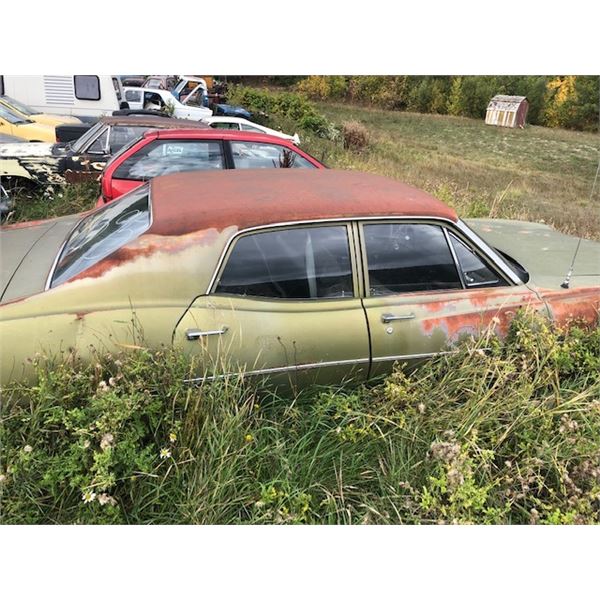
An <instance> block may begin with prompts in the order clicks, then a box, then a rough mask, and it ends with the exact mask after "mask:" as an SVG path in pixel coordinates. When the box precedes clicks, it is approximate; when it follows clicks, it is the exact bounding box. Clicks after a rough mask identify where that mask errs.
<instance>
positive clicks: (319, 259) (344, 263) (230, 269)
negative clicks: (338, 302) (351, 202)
mask: <svg viewBox="0 0 600 600" xmlns="http://www.w3.org/2000/svg"><path fill="white" fill-rule="evenodd" d="M216 293H217V294H218V293H222V294H235V295H239V296H259V297H266V298H282V299H293V298H296V299H308V298H310V299H316V298H346V297H352V296H353V295H354V292H353V285H352V266H351V262H350V249H349V244H348V231H347V228H346V227H345V226H337V225H336V226H332V227H328V226H323V227H310V228H295V229H286V230H279V231H268V232H264V233H254V234H251V235H246V236H243V237H241V238H239V239H238V241H237V242H236V244H235V246H234V247H233V250H232V252H231V254H230V255H229V258H228V260H227V263H226V265H225V268H224V270H223V273H222V275H221V278H220V280H219V282H218V284H217V288H216Z"/></svg>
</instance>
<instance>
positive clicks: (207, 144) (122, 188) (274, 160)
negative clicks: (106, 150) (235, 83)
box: [97, 128, 324, 206]
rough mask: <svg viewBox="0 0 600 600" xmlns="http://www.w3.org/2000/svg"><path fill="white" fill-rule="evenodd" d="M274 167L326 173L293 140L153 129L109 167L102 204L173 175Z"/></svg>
mask: <svg viewBox="0 0 600 600" xmlns="http://www.w3.org/2000/svg"><path fill="white" fill-rule="evenodd" d="M274 168H308V169H315V168H316V169H322V168H324V165H322V164H321V163H320V162H319V161H318V160H316V159H315V158H314V157H312V156H310V155H309V154H307V153H306V152H303V151H302V150H300V149H299V148H297V147H296V146H295V145H294V144H292V143H291V142H289V141H286V140H283V139H281V138H280V137H274V136H271V135H265V134H263V133H253V132H249V131H231V130H223V129H208V128H207V129H189V130H186V129H173V130H169V131H167V130H162V131H149V132H146V133H145V134H144V135H143V136H142V137H141V138H140V139H138V140H136V141H134V142H132V143H131V144H130V145H129V146H126V147H125V148H123V150H122V151H121V152H119V153H118V154H116V155H115V156H114V157H113V158H112V159H111V161H110V162H109V163H108V164H107V165H106V169H105V170H104V173H103V175H102V185H101V188H102V195H101V197H100V198H99V200H98V204H97V205H98V206H102V205H103V204H105V203H106V202H111V201H113V200H116V199H117V198H120V197H121V196H122V195H123V194H125V193H126V192H129V191H131V190H132V189H135V188H136V187H138V186H139V185H140V184H141V183H142V182H144V181H146V180H148V179H151V178H152V177H158V176H160V175H166V174H168V173H181V172H184V171H197V170H204V171H205V170H213V169H274Z"/></svg>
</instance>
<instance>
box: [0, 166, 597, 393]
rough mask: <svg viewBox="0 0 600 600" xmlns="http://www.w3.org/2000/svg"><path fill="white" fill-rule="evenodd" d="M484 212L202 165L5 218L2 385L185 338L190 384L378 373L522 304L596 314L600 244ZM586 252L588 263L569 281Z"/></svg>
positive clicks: (354, 181) (343, 179) (392, 185)
mask: <svg viewBox="0 0 600 600" xmlns="http://www.w3.org/2000/svg"><path fill="white" fill-rule="evenodd" d="M577 244H578V240H576V239H575V238H573V237H570V236H566V235H563V234H560V233H557V232H556V231H553V230H552V229H551V228H549V227H547V226H545V225H538V224H533V223H525V222H518V221H480V220H473V221H470V222H469V224H468V225H467V224H466V223H465V222H463V221H461V220H460V219H459V218H458V217H457V216H456V213H455V212H454V210H453V209H451V208H449V207H447V206H446V205H444V204H443V203H441V202H440V201H438V200H436V199H435V198H432V197H431V196H429V195H427V194H426V193H424V192H421V191H419V190H417V189H415V188H412V187H409V186H407V185H404V184H402V183H400V182H397V181H393V180H390V179H387V178H384V177H380V176H376V175H370V174H364V173H358V172H352V171H333V170H327V169H324V170H321V169H312V170H299V169H277V170H272V171H264V170H263V171H254V170H248V171H242V170H240V171H232V172H230V173H225V172H222V171H215V172H210V173H206V172H204V173H202V172H190V173H182V174H175V175H167V176H165V177H159V178H156V179H153V180H152V181H151V182H149V183H148V184H145V185H143V186H141V187H139V188H138V189H136V190H134V191H133V192H131V193H129V194H127V195H126V196H123V198H121V200H120V201H119V202H114V203H110V204H108V205H106V206H105V207H103V208H101V209H98V210H96V211H93V212H91V213H85V214H83V215H73V216H69V217H63V218H58V219H53V220H49V221H39V222H33V223H24V224H20V225H13V226H10V227H7V228H4V229H3V230H2V234H1V251H2V257H3V261H2V279H1V283H0V294H1V300H0V302H1V303H2V306H0V347H1V348H2V351H3V355H2V363H1V369H2V371H1V379H0V382H1V383H2V384H5V383H7V382H8V381H10V380H14V379H18V378H22V377H28V376H31V369H32V367H31V365H30V363H29V362H28V361H27V358H28V357H31V356H33V355H34V354H35V353H36V352H43V353H45V354H46V355H52V354H59V353H61V352H68V351H69V349H71V348H76V349H77V351H78V352H79V354H80V355H81V356H82V357H83V358H85V359H87V358H90V357H91V356H92V354H91V353H92V352H93V351H92V349H91V346H93V347H94V348H96V349H98V350H100V351H108V352H115V351H117V352H118V351H120V350H123V349H126V348H128V347H131V346H132V345H135V346H140V345H145V346H147V347H151V348H158V347H160V345H161V344H173V345H174V346H176V347H178V348H181V349H183V350H184V351H185V352H186V353H187V354H189V355H190V356H192V357H194V358H195V360H194V361H192V362H193V372H191V373H190V380H198V381H199V380H201V379H203V378H206V377H212V376H213V375H214V374H215V372H216V373H222V369H223V365H226V367H225V368H226V370H228V371H232V372H238V371H241V370H243V371H245V372H246V373H251V374H257V375H268V376H269V377H270V378H272V379H273V380H275V381H277V380H280V381H281V380H283V382H286V383H289V382H290V381H291V383H293V384H297V385H300V386H302V385H306V384H309V383H312V382H318V383H332V382H340V381H343V380H346V379H353V380H358V381H362V380H364V379H366V378H368V377H373V376H376V375H379V374H383V373H387V372H389V371H390V370H391V369H392V365H393V364H394V363H395V362H396V361H401V362H406V363H409V364H410V363H413V362H414V361H419V360H421V359H423V358H426V357H430V356H433V355H436V354H438V353H440V352H445V351H447V349H448V345H449V344H452V343H453V342H455V341H456V340H457V339H458V338H459V336H461V334H476V333H477V332H478V331H480V330H481V329H482V328H486V327H488V326H490V325H492V326H495V327H496V330H497V331H498V333H500V334H503V333H504V332H506V328H507V326H508V323H509V321H510V320H511V319H512V317H513V316H514V314H515V312H516V311H517V310H518V309H520V308H525V307H530V308H532V309H534V310H536V311H539V312H540V313H542V314H544V315H547V316H548V317H550V318H552V319H553V320H554V321H556V322H557V323H559V324H565V323H567V322H569V320H570V319H581V320H583V321H587V322H589V323H594V322H597V318H598V308H599V305H600V268H599V265H600V260H599V259H600V244H598V243H595V242H591V241H586V240H583V241H581V245H580V247H579V251H578V253H577V257H576V260H575V261H574V263H573V264H572V261H573V257H574V253H575V249H576V247H577ZM571 264H572V273H571V276H570V277H569V278H568V283H567V284H566V285H567V287H562V286H561V284H563V285H564V284H565V278H566V275H567V273H568V271H569V268H570V266H571Z"/></svg>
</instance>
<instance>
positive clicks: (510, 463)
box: [504, 460, 512, 469]
mask: <svg viewBox="0 0 600 600" xmlns="http://www.w3.org/2000/svg"><path fill="white" fill-rule="evenodd" d="M504 464H505V466H507V467H508V468H509V469H510V468H511V467H512V462H510V460H505V461H504Z"/></svg>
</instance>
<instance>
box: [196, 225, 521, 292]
mask: <svg viewBox="0 0 600 600" xmlns="http://www.w3.org/2000/svg"><path fill="white" fill-rule="evenodd" d="M365 221H392V222H393V221H419V222H422V221H426V222H433V223H435V224H438V225H439V224H440V223H444V224H446V226H448V225H449V226H450V228H451V229H452V228H456V229H457V230H458V231H460V233H461V234H462V235H463V236H464V237H466V238H467V239H468V240H469V241H470V243H471V245H472V246H473V247H474V248H476V249H477V250H478V251H479V252H480V253H481V254H483V256H484V257H486V258H487V260H488V261H489V262H490V263H491V264H492V265H494V267H495V268H496V269H497V270H499V271H500V272H501V273H502V275H504V277H505V279H506V280H508V281H509V282H510V283H509V285H523V282H522V281H521V280H520V279H519V278H518V277H517V275H516V274H515V273H514V272H513V271H512V269H511V268H510V267H509V266H508V265H507V264H506V262H505V261H504V260H503V259H502V257H501V256H500V255H499V254H498V253H497V252H496V251H495V250H494V249H493V248H492V247H491V246H490V245H489V244H487V243H486V242H485V241H484V240H483V239H482V238H480V237H479V236H478V235H477V234H476V233H475V232H474V231H472V230H471V229H470V228H469V227H468V226H467V224H466V223H464V222H463V221H461V220H460V219H458V220H457V221H453V220H452V219H447V218H445V217H432V216H425V215H410V216H400V217H393V216H392V217H390V216H383V217H382V216H378V217H377V216H374V217H336V218H333V219H306V220H302V221H282V222H279V223H270V224H267V225H257V226H255V227H247V228H246V229H240V230H239V231H236V232H235V233H234V234H233V235H232V236H231V237H230V238H229V239H228V240H227V243H226V244H225V247H224V249H223V251H222V252H221V255H220V257H219V260H218V261H217V266H216V268H215V270H214V272H213V275H212V277H211V279H210V281H209V283H208V287H207V289H206V292H205V294H204V295H207V296H208V295H210V294H212V293H214V289H215V287H216V282H217V280H218V278H219V276H220V274H221V272H222V269H223V267H224V262H225V259H226V258H227V256H228V254H229V251H230V249H231V247H232V246H233V244H234V242H235V241H236V240H237V239H238V238H239V237H241V236H243V235H246V234H248V233H252V232H256V231H267V230H270V229H278V228H281V227H294V226H303V225H327V224H328V223H332V224H333V223H348V224H353V223H361V222H365ZM443 230H444V235H447V234H446V228H445V227H443ZM459 237H460V236H459ZM450 246H451V245H450ZM453 256H454V254H453ZM360 259H361V260H362V256H361V257H360ZM358 262H361V261H358ZM455 263H456V265H457V269H458V272H459V276H460V265H459V264H458V263H457V262H456V258H455ZM357 266H358V265H357ZM461 281H462V277H461ZM465 289H469V288H465ZM365 292H366V290H365ZM363 295H364V294H363Z"/></svg>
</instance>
